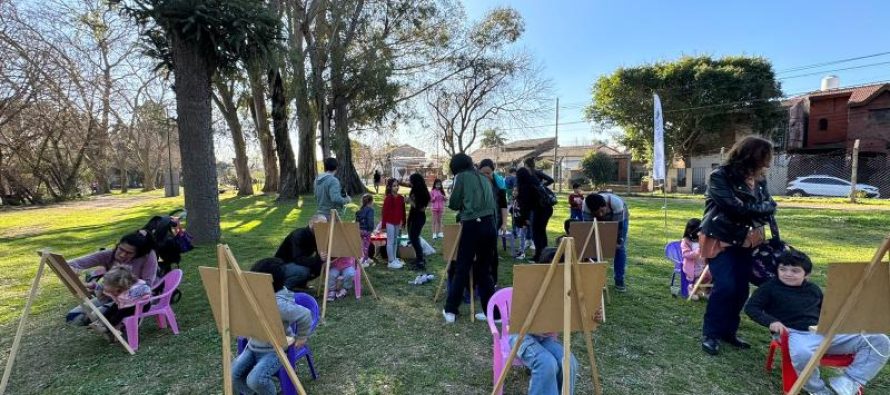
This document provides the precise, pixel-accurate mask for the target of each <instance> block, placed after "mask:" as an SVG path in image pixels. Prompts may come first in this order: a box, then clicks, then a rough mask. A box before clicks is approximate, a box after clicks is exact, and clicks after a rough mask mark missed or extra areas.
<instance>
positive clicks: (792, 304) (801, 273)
mask: <svg viewBox="0 0 890 395" xmlns="http://www.w3.org/2000/svg"><path fill="white" fill-rule="evenodd" d="M778 266H779V275H778V277H777V278H773V279H770V280H768V281H767V282H766V283H764V284H763V285H761V286H760V288H757V290H756V291H754V294H753V295H752V296H751V299H750V300H749V301H748V304H747V306H746V307H745V313H747V314H748V316H749V317H751V319H752V320H754V321H756V322H757V323H758V324H760V325H763V326H766V327H769V330H770V332H773V333H775V334H777V335H779V334H781V333H782V332H788V350H789V353H790V354H791V363H792V364H793V365H794V370H796V371H797V372H798V373H800V372H801V371H802V370H803V369H804V367H805V366H806V365H807V362H809V361H810V357H812V355H813V353H815V351H816V349H817V348H819V345H820V343H822V340H823V338H824V337H823V336H822V335H820V334H817V333H813V332H810V331H809V328H810V326H814V325H816V324H817V323H818V322H819V313H820V311H821V309H822V290H820V289H819V286H818V285H816V284H813V283H811V282H810V281H808V278H809V275H810V273H811V272H812V270H813V263H812V262H811V261H810V258H809V257H807V256H806V254H804V253H802V252H800V251H797V250H794V249H791V248H789V249H788V250H787V251H786V252H785V253H784V254H782V255H781V256H780V257H779V259H778ZM827 353H828V354H855V357H854V358H853V363H852V364H851V365H850V366H849V367H847V368H846V369H845V370H844V372H843V374H841V375H839V376H836V377H832V378H831V379H830V380H829V385H830V386H831V389H833V390H834V392H835V393H836V394H838V395H853V394H856V393H858V392H859V387H860V386H865V385H866V383H868V381H869V380H871V379H872V378H874V377H875V375H877V374H878V372H880V371H881V368H883V367H884V365H885V364H886V363H887V357H888V356H890V339H888V338H887V336H886V335H883V334H864V333H863V334H858V333H857V334H839V335H835V336H834V338H833V339H832V341H831V347H829V348H828V352H827ZM803 388H804V389H805V390H806V391H809V392H810V393H811V394H814V395H832V392H831V390H829V389H828V386H826V385H825V382H824V381H822V378H821V377H820V375H819V370H818V369H816V370H814V371H813V374H812V375H811V376H810V378H809V380H807V382H806V384H804V387H803Z"/></svg>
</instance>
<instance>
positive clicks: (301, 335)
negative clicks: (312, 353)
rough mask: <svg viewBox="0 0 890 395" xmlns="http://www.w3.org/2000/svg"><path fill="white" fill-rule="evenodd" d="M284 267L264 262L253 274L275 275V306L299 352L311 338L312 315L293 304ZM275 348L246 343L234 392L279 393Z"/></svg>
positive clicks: (278, 261) (236, 365)
mask: <svg viewBox="0 0 890 395" xmlns="http://www.w3.org/2000/svg"><path fill="white" fill-rule="evenodd" d="M283 266H284V261H282V260H281V259H278V258H265V259H260V260H259V261H257V262H256V263H254V265H253V267H252V268H251V269H250V271H252V272H256V273H269V274H271V275H272V289H273V290H275V302H276V303H277V304H278V311H279V313H280V314H281V321H282V324H283V325H284V332H285V335H287V336H289V337H294V338H295V340H294V347H297V348H299V347H301V346H302V345H303V344H305V343H306V340H307V339H308V338H309V328H311V327H312V313H311V312H310V311H309V309H307V308H305V307H303V306H300V305H298V304H297V303H296V302H295V301H294V293H293V292H291V291H290V290H288V289H287V288H285V287H284V277H285V274H284V268H283ZM233 318H237V317H233ZM293 323H296V333H294V330H293V328H291V324H293ZM272 347H273V345H272V344H270V343H267V342H264V341H262V340H258V339H254V338H250V339H249V340H248V341H247V347H245V348H244V351H243V352H241V354H240V355H238V357H237V358H235V361H234V362H232V383H233V385H234V389H235V392H240V393H242V394H252V393H256V394H260V395H275V394H276V393H277V389H276V388H275V381H274V380H273V377H275V375H276V374H277V373H278V370H279V369H281V362H280V361H279V360H278V356H277V355H276V354H275V350H274V349H273V348H272Z"/></svg>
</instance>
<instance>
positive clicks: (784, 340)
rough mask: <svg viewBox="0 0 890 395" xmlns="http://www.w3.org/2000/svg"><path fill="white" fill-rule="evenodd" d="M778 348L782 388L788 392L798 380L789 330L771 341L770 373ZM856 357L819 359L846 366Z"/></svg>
mask: <svg viewBox="0 0 890 395" xmlns="http://www.w3.org/2000/svg"><path fill="white" fill-rule="evenodd" d="M777 348H778V349H779V350H781V351H782V390H783V391H784V392H785V393H787V392H788V391H790V390H791V387H793V386H794V382H795V381H797V371H796V370H794V365H793V364H792V363H791V354H790V353H789V351H788V332H787V331H782V333H781V334H780V335H779V338H778V339H775V338H774V339H773V341H771V342H770V343H769V351H768V352H767V354H766V371H767V372H768V373H769V372H772V371H773V356H774V355H775V353H776V349H777ZM854 357H855V355H853V354H837V355H825V356H823V357H822V360H821V361H819V365H821V366H829V367H834V368H845V367H847V366H850V364H852V363H853V358H854ZM862 394H863V392H862V388H861V387H860V388H859V395H862Z"/></svg>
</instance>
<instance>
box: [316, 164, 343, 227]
mask: <svg viewBox="0 0 890 395" xmlns="http://www.w3.org/2000/svg"><path fill="white" fill-rule="evenodd" d="M340 193H341V188H340V180H338V179H337V177H334V176H333V175H332V174H329V173H322V174H319V175H318V178H316V179H315V202H316V203H317V204H318V209H317V211H316V214H321V215H324V216H325V217H330V216H331V209H336V210H340V209H342V208H343V206H344V205H346V203H349V198H347V197H345V196H341V195H340ZM328 219H330V218H328Z"/></svg>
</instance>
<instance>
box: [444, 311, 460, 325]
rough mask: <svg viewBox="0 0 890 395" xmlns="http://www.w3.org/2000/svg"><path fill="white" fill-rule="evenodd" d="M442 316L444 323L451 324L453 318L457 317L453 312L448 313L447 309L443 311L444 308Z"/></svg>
mask: <svg viewBox="0 0 890 395" xmlns="http://www.w3.org/2000/svg"><path fill="white" fill-rule="evenodd" d="M442 317H445V323H446V324H453V323H454V320H455V318H457V317H455V316H454V313H449V312H447V311H445V310H442Z"/></svg>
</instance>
